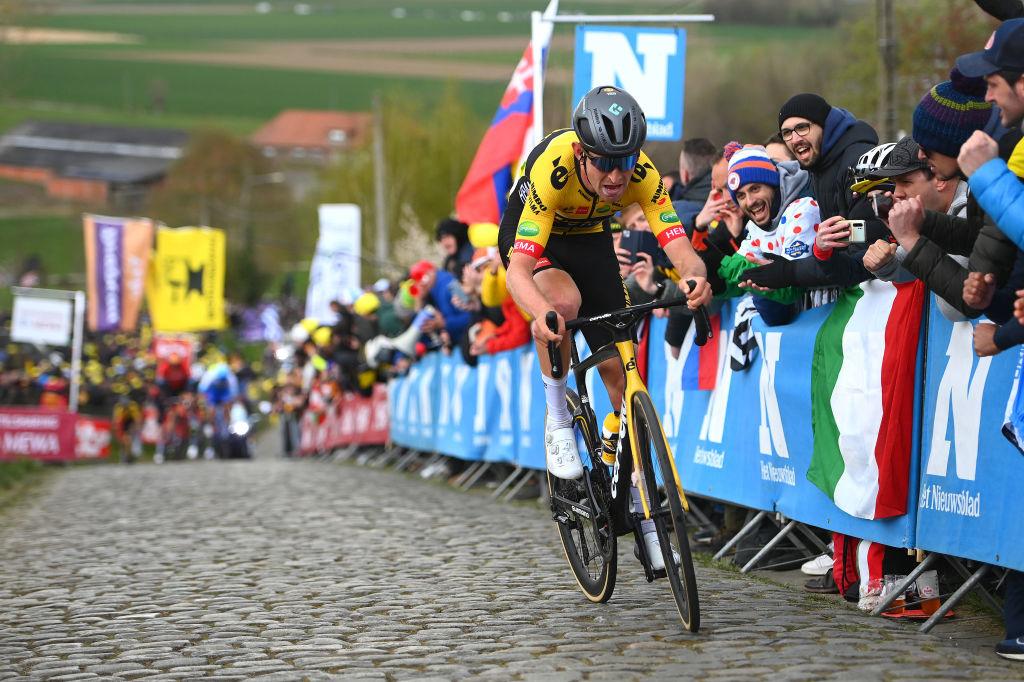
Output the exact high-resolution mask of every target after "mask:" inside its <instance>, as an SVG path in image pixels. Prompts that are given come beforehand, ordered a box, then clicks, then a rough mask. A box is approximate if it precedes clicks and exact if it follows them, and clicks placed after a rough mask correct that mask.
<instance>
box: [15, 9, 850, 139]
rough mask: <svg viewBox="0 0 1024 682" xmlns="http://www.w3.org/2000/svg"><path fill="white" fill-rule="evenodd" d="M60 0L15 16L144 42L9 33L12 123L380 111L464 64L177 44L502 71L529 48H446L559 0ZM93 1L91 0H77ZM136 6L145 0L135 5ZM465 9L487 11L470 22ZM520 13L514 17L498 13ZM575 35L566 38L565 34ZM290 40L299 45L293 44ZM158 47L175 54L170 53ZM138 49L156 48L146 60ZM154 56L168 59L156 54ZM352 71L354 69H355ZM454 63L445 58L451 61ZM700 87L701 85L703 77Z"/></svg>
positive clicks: (556, 62)
mask: <svg viewBox="0 0 1024 682" xmlns="http://www.w3.org/2000/svg"><path fill="white" fill-rule="evenodd" d="M63 4H65V3H61V2H57V3H54V4H52V5H50V6H51V7H53V8H54V9H53V10H51V11H49V12H40V13H33V14H24V15H22V16H17V17H14V18H13V19H11V23H14V24H17V25H20V26H32V27H38V28H47V29H60V30H75V31H93V32H95V31H98V32H113V33H118V34H124V35H127V36H133V37H135V38H137V39H138V40H139V41H140V42H139V43H137V44H128V45H114V44H99V45H49V44H46V45H7V46H0V83H2V84H3V87H2V88H0V93H3V95H2V100H0V105H2V108H0V123H7V122H8V121H16V119H17V118H18V117H17V115H16V111H17V110H18V109H19V108H24V109H25V115H24V118H30V117H33V116H37V115H38V114H37V113H36V112H38V111H39V110H40V109H45V108H46V107H49V108H54V107H58V108H60V109H61V110H62V112H66V113H68V114H70V115H74V113H75V112H76V111H78V110H80V111H81V112H82V114H83V119H84V120H105V121H109V122H112V123H135V124H140V125H183V126H185V127H194V126H195V125H208V124H217V125H220V126H222V127H225V128H228V129H230V130H233V131H236V132H239V133H246V132H251V131H252V130H254V129H256V128H257V127H259V125H261V124H262V123H263V122H265V121H266V120H267V119H268V118H270V117H272V116H274V115H275V114H277V113H278V112H279V111H281V110H282V109H285V108H318V109H321V108H327V109H341V110H367V109H369V108H370V106H371V102H372V99H373V95H374V94H375V93H377V92H383V93H396V92H400V93H403V94H405V95H406V96H409V97H412V98H414V99H415V100H417V101H420V102H425V103H429V102H430V101H433V100H435V99H436V97H437V96H438V93H440V92H441V91H442V90H443V84H444V82H445V81H447V80H458V76H457V75H452V74H449V75H445V74H444V73H443V72H439V73H437V74H435V75H433V76H431V77H410V76H408V75H406V74H403V73H402V72H401V71H400V70H399V71H398V72H396V73H386V74H376V75H374V74H361V73H331V72H328V71H323V70H320V71H317V70H313V69H310V68H302V66H301V60H299V61H298V63H296V60H292V62H290V63H289V62H287V60H285V63H283V64H282V65H280V66H268V65H266V64H260V65H251V64H249V65H242V64H239V65H234V64H211V63H202V62H198V63H196V62H192V63H185V62H174V61H167V60H166V57H164V56H163V55H166V53H170V52H177V53H185V54H192V55H196V54H207V53H209V54H217V55H224V54H230V53H231V52H233V51H237V50H239V49H244V48H246V47H250V48H251V47H253V46H257V45H258V46H259V49H266V50H267V51H268V53H272V52H273V51H274V49H275V45H274V43H275V42H278V43H279V42H280V41H289V42H288V43H287V45H291V46H292V47H293V48H294V46H295V45H296V44H299V45H301V44H302V43H305V42H309V41H317V42H320V43H323V42H324V41H336V42H337V43H338V44H342V45H343V44H344V41H347V40H361V41H365V40H391V41H396V40H397V44H396V43H395V42H392V43H391V44H389V45H388V46H387V47H386V48H381V50H382V51H381V52H379V53H378V52H374V51H372V50H369V49H368V51H367V53H366V54H365V55H360V57H361V58H364V59H365V61H366V62H372V61H373V60H374V59H381V58H391V57H405V58H407V59H411V60H415V61H416V62H420V63H427V62H432V61H434V62H436V61H438V60H447V61H449V62H459V63H465V64H476V65H483V64H487V65H493V66H495V67H498V68H499V73H502V74H504V73H505V71H506V68H503V67H507V72H508V74H509V75H511V71H512V69H513V67H514V66H515V64H516V62H517V60H518V59H519V56H520V55H521V52H522V48H520V47H518V43H517V42H516V43H515V44H516V45H517V46H516V47H515V48H514V49H510V48H509V46H508V45H507V44H505V45H499V46H496V47H495V49H493V50H486V49H484V50H473V51H467V52H453V51H447V50H445V49H444V44H443V43H444V39H445V38H452V39H459V38H465V37H491V36H493V37H513V38H514V37H517V36H521V37H522V46H523V47H525V46H526V43H527V41H528V39H529V20H528V15H529V11H530V10H534V9H542V8H543V7H544V6H545V5H546V2H544V1H543V0H539V1H538V0H530V1H527V2H525V3H519V4H517V5H515V6H514V9H512V10H511V11H509V8H510V6H509V5H508V3H507V2H505V1H504V0H473V1H472V2H469V1H467V0H447V1H441V2H434V1H427V0H411V1H407V2H402V3H394V4H391V3H388V4H382V3H379V2H376V1H375V0H346V1H344V2H342V1H341V0H333V1H332V0H314V1H312V2H308V3H306V4H308V5H309V6H310V7H311V12H312V13H311V14H310V15H308V16H299V15H296V14H295V13H294V12H292V11H291V9H290V8H291V5H289V6H284V5H281V4H279V3H274V4H273V5H272V6H273V8H274V9H273V11H271V12H270V13H268V14H258V13H257V12H256V11H255V10H254V7H255V3H254V2H245V3H240V2H227V3H225V2H216V3H215V5H216V6H217V7H221V8H226V10H224V11H223V12H222V13H221V14H210V13H207V12H204V11H202V10H204V9H209V7H208V3H202V2H160V3H157V2H156V0H146V1H143V2H128V1H121V0H104V1H103V2H96V1H94V2H91V3H88V4H89V5H93V6H95V7H93V8H92V9H93V13H79V14H67V13H63V12H62V11H60V8H61V6H62V5H63ZM71 4H84V3H71ZM155 4H159V5H160V6H161V7H167V6H173V7H172V10H173V11H171V12H169V13H164V14H159V15H153V14H140V13H137V12H136V11H137V10H139V9H145V6H146V5H155ZM399 6H400V7H402V8H404V10H405V12H406V15H405V16H404V18H395V17H393V16H392V10H393V9H394V8H395V7H399ZM561 7H562V11H563V12H566V11H584V12H588V13H608V12H613V11H618V10H619V8H618V7H617V6H615V5H612V4H609V3H607V2H587V1H585V0H583V1H580V0H578V1H576V2H572V1H571V0H569V1H564V2H562V4H561ZM127 10H133V11H131V12H129V11H127ZM628 11H629V12H631V13H644V12H661V13H664V12H680V11H683V12H685V11H687V3H683V2H658V1H657V0H646V1H644V0H641V1H640V2H637V3H633V4H631V5H630V7H629V10H628ZM464 12H473V13H475V14H473V18H474V20H472V21H465V20H464V19H463V17H462V13H464ZM502 12H507V13H508V16H506V17H505V18H506V19H509V20H506V21H500V20H499V19H498V17H499V13H502ZM687 28H688V30H689V35H690V41H689V54H690V56H691V59H692V58H694V57H695V56H698V57H699V55H701V54H705V55H707V54H714V55H721V56H723V57H727V56H728V55H732V54H735V53H737V52H740V51H743V50H749V49H756V48H758V47H760V46H764V45H776V46H787V45H793V44H809V43H811V42H814V41H818V42H823V43H824V42H826V41H828V40H829V39H830V38H831V37H832V35H833V32H832V31H831V30H829V29H808V28H805V27H795V26H794V27H773V28H770V29H765V28H762V27H757V26H737V25H716V24H692V25H690V26H688V27H687ZM571 31H572V28H571V27H570V26H567V25H560V26H559V27H558V28H557V33H556V35H558V36H563V37H568V36H571ZM410 38H415V39H417V40H422V39H437V40H439V41H440V42H439V45H438V49H437V50H431V51H427V52H414V51H412V50H404V49H403V48H402V45H401V41H402V40H404V39H410ZM563 39H564V38H563ZM282 49H288V48H287V47H284V48H282ZM156 53H161V55H157V54H156ZM136 55H142V56H143V57H144V58H142V59H139V58H137V57H136ZM145 55H153V56H154V59H155V61H151V60H150V59H149V58H145ZM550 63H551V65H552V66H553V67H560V68H562V69H571V65H572V55H571V52H569V51H568V50H565V49H562V48H559V49H556V50H555V51H554V52H553V53H552V56H551V60H550ZM350 70H351V69H350ZM439 70H440V71H443V68H441V67H439ZM506 83H507V78H506V77H505V76H504V75H502V76H500V77H497V78H495V79H494V80H491V81H479V80H474V81H466V82H464V84H463V87H462V96H463V98H464V100H465V101H466V104H467V106H468V107H469V108H470V109H471V110H472V111H473V112H474V113H475V114H476V115H477V116H479V117H480V118H481V119H482V120H486V119H488V118H490V116H491V115H493V112H494V109H495V106H496V104H497V101H498V99H499V98H500V96H501V93H502V92H503V91H504V88H505V85H506ZM690 83H691V85H690V86H689V87H688V90H689V91H691V93H692V91H693V89H694V87H696V86H698V85H699V79H692V80H691V81H690ZM154 89H161V90H163V91H165V92H166V98H165V106H164V110H163V112H162V114H160V115H157V114H155V113H154V112H153V111H151V108H152V107H151V99H152V98H151V93H152V92H153V91H154Z"/></svg>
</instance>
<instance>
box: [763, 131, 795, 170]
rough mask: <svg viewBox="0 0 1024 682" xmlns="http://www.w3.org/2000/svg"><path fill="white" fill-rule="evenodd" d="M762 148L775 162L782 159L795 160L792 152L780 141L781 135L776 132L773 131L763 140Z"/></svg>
mask: <svg viewBox="0 0 1024 682" xmlns="http://www.w3.org/2000/svg"><path fill="white" fill-rule="evenodd" d="M764 148H765V150H766V151H767V152H768V156H770V157H771V159H772V161H774V162H775V163H780V162H782V161H796V157H795V156H793V152H791V151H790V150H789V147H788V146H787V145H786V143H785V142H783V141H782V135H780V134H778V133H775V134H774V135H772V136H771V137H769V138H768V139H767V140H765V141H764Z"/></svg>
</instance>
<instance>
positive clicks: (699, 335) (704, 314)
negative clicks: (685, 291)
mask: <svg viewBox="0 0 1024 682" xmlns="http://www.w3.org/2000/svg"><path fill="white" fill-rule="evenodd" d="M686 285H687V286H688V287H690V291H693V289H694V287H696V286H697V283H696V282H695V281H693V280H692V279H688V280H686ZM693 323H694V324H695V325H697V327H696V330H695V332H694V337H693V342H694V343H695V344H697V345H698V346H703V345H704V344H705V343H707V342H708V339H711V338H714V332H712V331H711V320H710V319H708V311H707V308H705V307H704V306H698V308H697V309H696V310H694V311H693Z"/></svg>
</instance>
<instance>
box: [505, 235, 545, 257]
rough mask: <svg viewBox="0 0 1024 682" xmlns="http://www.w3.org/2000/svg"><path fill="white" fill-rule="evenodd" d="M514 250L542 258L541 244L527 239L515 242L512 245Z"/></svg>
mask: <svg viewBox="0 0 1024 682" xmlns="http://www.w3.org/2000/svg"><path fill="white" fill-rule="evenodd" d="M512 250H513V251H516V252H519V253H525V254H526V255H527V256H533V257H534V258H540V254H541V248H540V244H536V243H534V242H531V241H527V240H526V239H517V240H516V242H515V244H513V245H512Z"/></svg>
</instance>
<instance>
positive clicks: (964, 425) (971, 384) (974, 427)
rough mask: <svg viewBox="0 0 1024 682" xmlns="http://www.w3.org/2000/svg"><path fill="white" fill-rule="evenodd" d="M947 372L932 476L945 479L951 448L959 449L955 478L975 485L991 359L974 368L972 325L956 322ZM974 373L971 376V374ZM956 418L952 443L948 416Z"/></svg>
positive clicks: (934, 441) (941, 392)
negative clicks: (951, 415)
mask: <svg viewBox="0 0 1024 682" xmlns="http://www.w3.org/2000/svg"><path fill="white" fill-rule="evenodd" d="M946 357H947V358H948V359H947V361H946V369H945V370H944V371H943V372H942V379H941V380H940V381H939V389H938V395H937V396H936V399H935V420H934V421H933V422H932V438H931V447H929V448H928V465H927V467H926V468H925V473H927V474H928V475H929V476H942V477H945V476H946V470H947V466H948V464H949V450H950V445H954V444H955V446H956V450H955V452H956V476H957V478H959V479H961V480H963V481H973V480H974V474H975V470H976V468H977V464H978V431H979V428H980V426H981V402H982V394H983V393H984V391H985V381H986V380H987V379H988V369H989V366H990V365H991V364H992V358H990V357H988V358H981V359H979V360H978V365H977V367H974V329H973V327H972V326H971V323H970V322H957V323H956V324H954V325H953V333H952V335H951V336H950V337H949V346H948V347H947V348H946ZM972 369H973V370H974V373H973V375H972V373H971V370H972ZM951 412H952V414H953V441H952V443H951V442H950V440H949V439H948V438H947V434H948V432H949V416H950V413H951Z"/></svg>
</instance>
